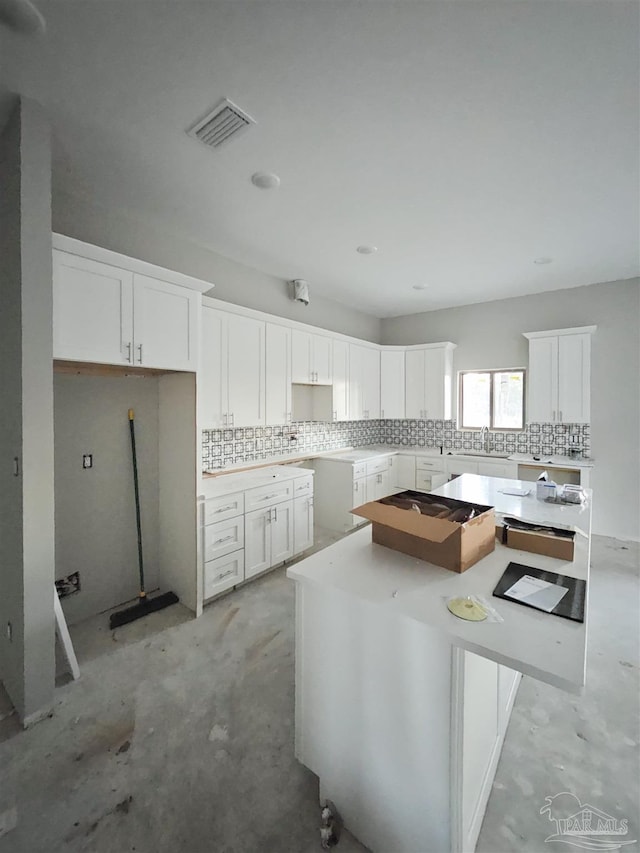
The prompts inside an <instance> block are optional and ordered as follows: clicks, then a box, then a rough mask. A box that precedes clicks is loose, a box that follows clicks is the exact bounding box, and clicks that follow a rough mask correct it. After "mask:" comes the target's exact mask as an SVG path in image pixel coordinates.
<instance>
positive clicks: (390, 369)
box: [380, 349, 405, 418]
mask: <svg viewBox="0 0 640 853" xmlns="http://www.w3.org/2000/svg"><path fill="white" fill-rule="evenodd" d="M404 393H405V392H404V349H401V350H382V352H381V353H380V417H381V418H404V416H405V404H404Z"/></svg>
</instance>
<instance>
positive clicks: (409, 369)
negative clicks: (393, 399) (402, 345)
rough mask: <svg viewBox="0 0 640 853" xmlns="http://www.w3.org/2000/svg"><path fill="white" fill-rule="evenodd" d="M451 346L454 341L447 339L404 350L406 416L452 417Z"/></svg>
mask: <svg viewBox="0 0 640 853" xmlns="http://www.w3.org/2000/svg"><path fill="white" fill-rule="evenodd" d="M454 348H455V344H452V343H449V342H446V343H442V344H430V345H428V346H425V347H415V348H414V347H410V348H408V349H407V351H406V355H405V395H406V400H405V406H406V409H405V410H406V417H408V418H417V419H421V420H424V419H426V418H432V419H437V420H446V419H448V418H450V417H451V391H452V376H453V350H454Z"/></svg>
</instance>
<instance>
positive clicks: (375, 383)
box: [362, 347, 380, 420]
mask: <svg viewBox="0 0 640 853" xmlns="http://www.w3.org/2000/svg"><path fill="white" fill-rule="evenodd" d="M362 368H363V371H362V408H363V415H364V417H365V418H367V420H376V419H377V418H379V417H380V350H377V349H370V348H369V347H363V348H362Z"/></svg>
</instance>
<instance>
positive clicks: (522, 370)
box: [458, 367, 527, 432]
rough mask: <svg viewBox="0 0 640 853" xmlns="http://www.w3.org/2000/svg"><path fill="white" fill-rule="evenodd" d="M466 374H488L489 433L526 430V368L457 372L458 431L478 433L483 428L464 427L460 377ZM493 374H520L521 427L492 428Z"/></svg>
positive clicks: (493, 368) (498, 368)
mask: <svg viewBox="0 0 640 853" xmlns="http://www.w3.org/2000/svg"><path fill="white" fill-rule="evenodd" d="M468 373H488V374H489V375H490V380H489V426H488V429H489V430H491V432H524V431H525V430H526V428H527V369H526V367H491V368H488V369H484V370H483V369H480V368H478V369H474V370H459V371H458V429H459V430H464V431H465V432H467V431H468V432H480V431H481V430H483V429H485V427H471V426H465V425H464V400H463V397H464V395H463V393H462V382H463V380H462V377H463V376H465V375H466V374H468ZM495 373H522V426H521V427H497V426H494V405H493V397H494V394H493V381H494V380H493V376H494V374H495Z"/></svg>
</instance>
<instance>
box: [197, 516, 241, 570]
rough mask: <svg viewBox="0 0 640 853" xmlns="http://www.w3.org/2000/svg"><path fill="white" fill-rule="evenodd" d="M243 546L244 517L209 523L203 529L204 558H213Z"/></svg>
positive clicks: (206, 559)
mask: <svg viewBox="0 0 640 853" xmlns="http://www.w3.org/2000/svg"><path fill="white" fill-rule="evenodd" d="M243 547H244V517H243V516H242V515H241V516H239V517H237V518H231V519H229V520H228V521H218V522H216V524H209V525H207V527H205V529H204V560H205V563H206V562H207V561H208V560H214V559H216V558H217V557H222V556H224V554H230V553H231V552H232V551H237V550H238V549H239V548H243Z"/></svg>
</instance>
